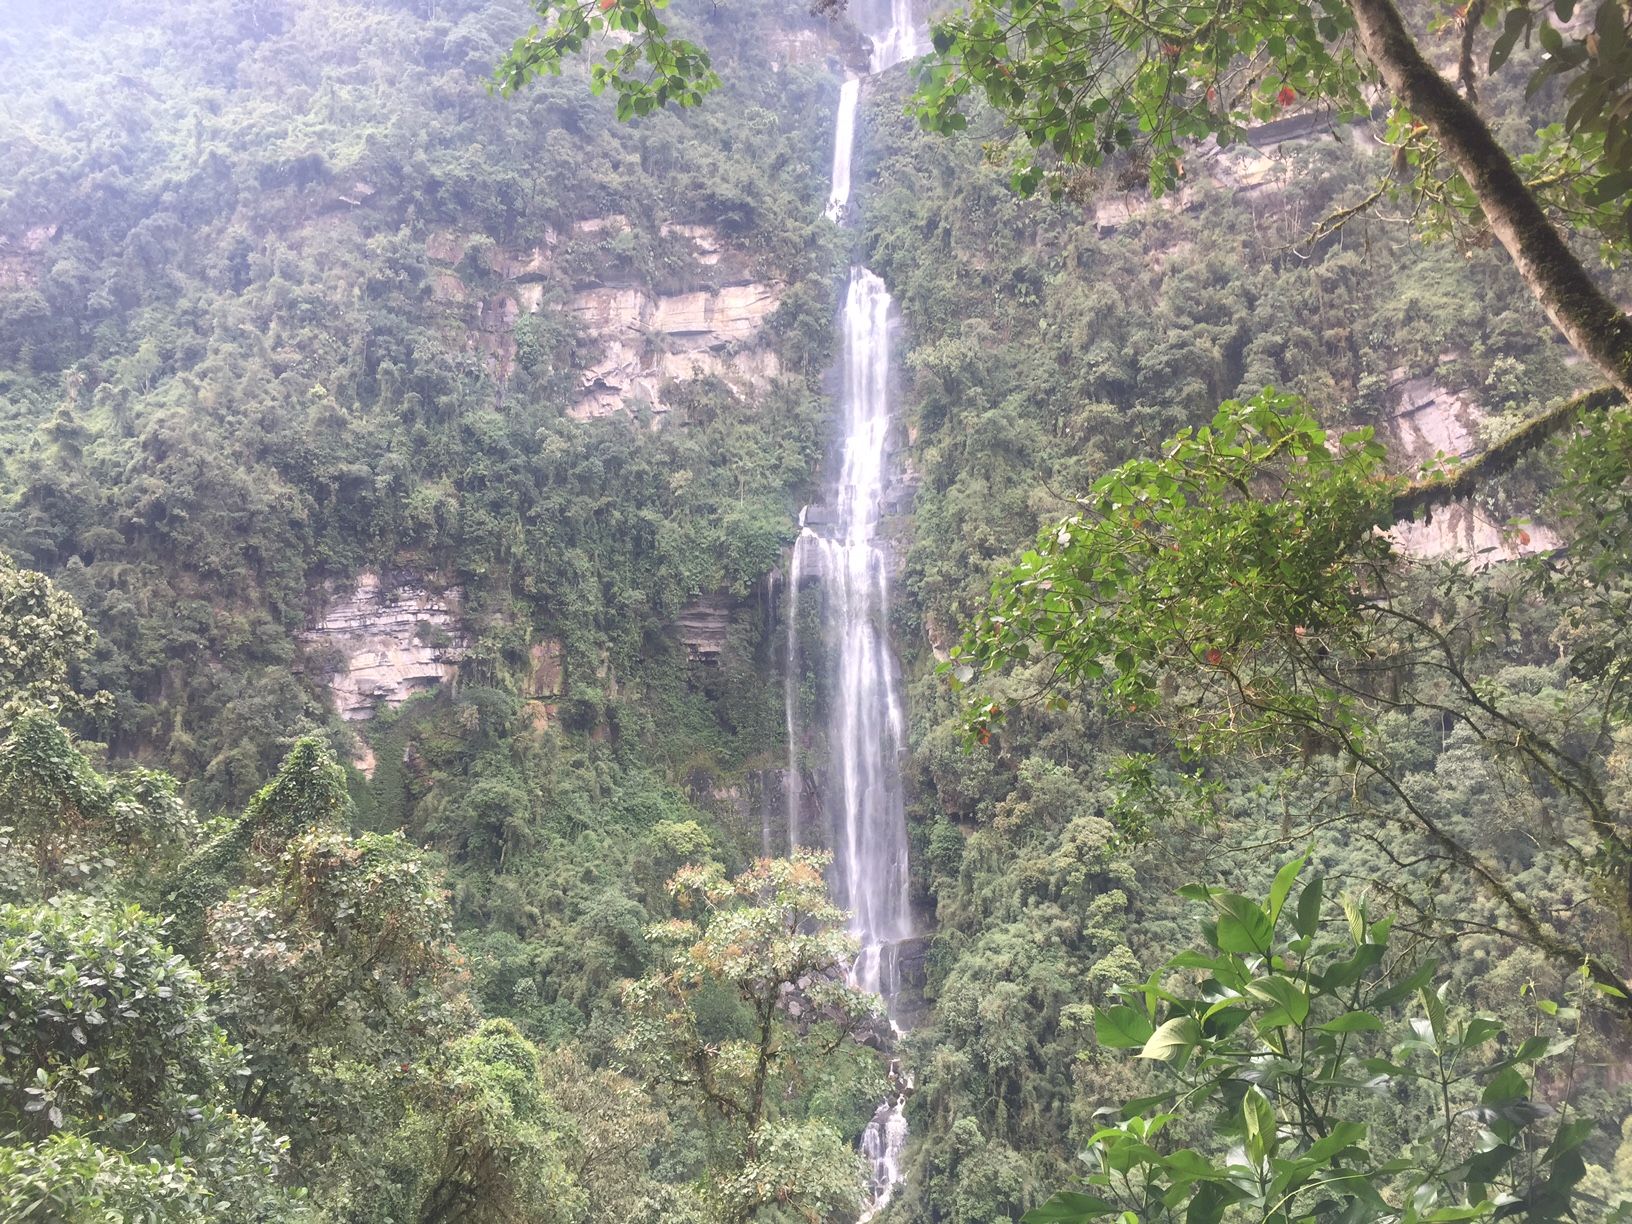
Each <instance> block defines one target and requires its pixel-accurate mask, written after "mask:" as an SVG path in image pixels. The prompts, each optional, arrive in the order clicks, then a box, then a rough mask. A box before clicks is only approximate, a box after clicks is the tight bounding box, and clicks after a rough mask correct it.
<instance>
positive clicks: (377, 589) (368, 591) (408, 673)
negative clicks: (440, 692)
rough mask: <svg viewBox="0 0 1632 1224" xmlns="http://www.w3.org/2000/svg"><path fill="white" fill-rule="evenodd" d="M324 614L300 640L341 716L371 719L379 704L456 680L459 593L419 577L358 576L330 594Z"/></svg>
mask: <svg viewBox="0 0 1632 1224" xmlns="http://www.w3.org/2000/svg"><path fill="white" fill-rule="evenodd" d="M330 595H331V602H330V603H329V605H328V608H327V609H326V610H325V611H324V613H323V615H322V616H321V617H320V618H319V619H318V620H317V621H316V622H315V623H314V624H313V625H312V627H311V628H310V629H308V630H307V631H306V632H305V633H304V634H303V635H302V641H303V642H304V643H305V645H306V648H307V651H308V656H309V657H310V658H312V659H314V660H315V661H316V662H317V663H318V664H319V665H320V667H321V670H322V672H323V677H322V678H323V682H324V684H326V685H327V687H328V690H329V693H330V695H331V696H332V697H333V699H334V704H335V708H336V709H337V710H338V711H339V712H340V717H342V718H344V719H346V720H348V721H357V720H359V719H366V718H372V717H373V716H374V712H375V710H376V709H378V707H379V706H380V705H381V704H385V705H388V706H398V705H401V704H402V703H403V702H404V701H406V700H408V698H409V697H412V696H413V695H414V694H415V693H419V692H423V691H424V690H426V689H430V688H435V687H436V686H437V685H439V684H442V683H443V682H445V681H449V680H452V679H453V677H454V674H455V671H456V669H457V667H458V662H459V660H460V658H461V657H463V655H464V650H465V646H466V641H465V637H464V634H463V630H462V629H461V627H460V625H459V621H458V617H457V615H456V609H457V606H458V597H459V592H458V591H457V590H449V591H441V592H436V591H433V590H432V589H431V588H430V587H429V586H428V585H427V584H426V582H425V580H424V579H423V578H422V577H419V576H417V575H394V576H392V577H391V578H390V579H389V580H383V579H382V578H381V577H380V575H378V574H374V573H367V572H365V573H362V574H359V575H358V576H357V580H356V584H355V586H354V587H353V588H352V589H350V590H349V591H345V592H344V593H341V592H337V591H333V590H331V592H330Z"/></svg>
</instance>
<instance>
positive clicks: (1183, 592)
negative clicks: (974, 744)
mask: <svg viewBox="0 0 1632 1224" xmlns="http://www.w3.org/2000/svg"><path fill="white" fill-rule="evenodd" d="M1384 454H1385V451H1384V448H1383V447H1382V445H1381V444H1380V443H1378V442H1376V441H1375V440H1374V438H1373V436H1372V431H1371V430H1370V429H1360V430H1355V431H1352V432H1350V433H1348V434H1345V435H1344V436H1343V437H1342V438H1340V439H1337V440H1336V443H1335V446H1333V445H1329V444H1328V440H1327V433H1326V431H1325V430H1324V429H1322V428H1321V427H1320V425H1319V424H1318V423H1317V422H1316V421H1315V419H1314V418H1313V417H1311V416H1310V415H1309V414H1308V412H1307V411H1306V410H1305V409H1304V408H1303V406H1302V405H1301V404H1300V403H1299V402H1298V401H1297V400H1296V399H1294V398H1290V397H1287V396H1281V395H1276V394H1274V393H1273V392H1264V393H1262V394H1260V395H1258V396H1257V397H1255V398H1254V399H1253V400H1251V401H1249V402H1248V403H1246V404H1237V403H1234V402H1228V403H1226V404H1224V406H1223V407H1222V408H1220V409H1219V412H1218V415H1217V417H1215V418H1214V420H1213V422H1212V424H1211V425H1210V426H1203V427H1202V428H1200V429H1197V430H1194V431H1191V430H1184V431H1182V432H1180V433H1179V434H1177V435H1176V436H1175V437H1174V438H1172V439H1171V440H1170V441H1169V442H1168V443H1167V444H1166V445H1165V446H1164V447H1163V449H1162V457H1161V458H1159V459H1136V460H1132V461H1130V462H1128V463H1126V464H1124V465H1122V466H1121V467H1119V468H1117V469H1116V470H1115V471H1113V472H1110V473H1108V474H1107V475H1105V476H1102V477H1100V479H1099V480H1097V481H1096V482H1095V483H1094V485H1093V487H1092V489H1091V490H1090V492H1089V493H1088V494H1087V495H1086V496H1085V497H1084V498H1083V499H1082V510H1081V511H1080V512H1079V513H1077V514H1075V515H1072V516H1071V517H1070V518H1067V519H1065V520H1063V521H1062V522H1060V523H1059V524H1058V525H1056V526H1054V527H1052V528H1049V529H1046V530H1045V531H1044V532H1043V534H1042V535H1041V536H1040V537H1039V540H1038V545H1037V549H1036V551H1034V552H1028V553H1026V554H1025V555H1024V556H1023V557H1022V558H1021V559H1020V561H1019V563H1018V564H1017V565H1016V567H1015V568H1014V569H1013V570H1012V571H1011V572H1010V573H1009V574H1008V575H1006V576H1005V577H1004V578H1003V579H1002V580H1000V582H999V584H998V585H997V586H996V587H995V588H994V591H993V597H992V603H991V606H990V608H989V610H987V611H986V612H984V613H982V615H981V616H980V618H979V619H977V620H976V622H975V623H974V625H973V626H972V627H971V628H970V630H969V632H968V634H967V636H966V637H965V638H964V641H963V644H962V645H961V646H960V647H959V648H958V650H957V651H956V652H955V654H954V662H953V663H952V664H949V665H948V668H949V670H951V671H953V672H954V674H955V677H956V678H957V679H959V680H962V681H965V682H966V681H968V680H970V679H972V678H973V675H974V670H975V668H979V669H982V670H987V669H992V668H995V667H1000V666H1003V665H1005V664H1013V663H1024V662H1026V661H1028V660H1029V659H1031V657H1032V652H1033V650H1036V651H1039V652H1041V654H1042V656H1043V661H1044V664H1045V674H1046V675H1047V678H1048V682H1049V684H1050V685H1051V686H1058V687H1059V688H1061V689H1064V690H1066V691H1072V690H1075V689H1077V688H1079V687H1084V686H1092V687H1100V686H1103V691H1104V692H1105V693H1106V695H1107V696H1108V697H1109V698H1110V699H1112V700H1113V701H1114V702H1116V703H1117V704H1118V705H1121V706H1123V707H1125V708H1126V709H1127V710H1130V711H1149V710H1151V709H1153V708H1155V707H1156V706H1158V705H1159V704H1162V702H1163V701H1164V698H1166V699H1168V700H1177V701H1178V702H1180V703H1182V704H1183V705H1184V706H1185V707H1186V711H1185V715H1184V717H1185V719H1186V720H1187V726H1186V730H1187V731H1189V734H1190V736H1191V738H1190V740H1189V742H1191V743H1193V744H1196V745H1198V746H1200V745H1205V744H1207V743H1209V742H1217V739H1216V736H1217V735H1218V734H1219V733H1228V734H1230V735H1234V736H1241V737H1247V738H1250V737H1251V736H1253V735H1254V733H1256V732H1258V731H1259V730H1261V729H1262V728H1264V727H1265V726H1270V725H1273V726H1276V727H1281V726H1284V725H1285V723H1286V722H1287V721H1289V720H1290V719H1292V718H1295V717H1296V715H1295V714H1294V713H1292V712H1291V711H1293V710H1295V709H1296V707H1298V706H1299V705H1304V704H1307V705H1308V706H1309V707H1310V708H1312V709H1316V710H1321V711H1323V712H1324V717H1325V718H1326V719H1327V720H1328V721H1329V722H1331V723H1335V724H1336V725H1337V726H1339V727H1340V728H1342V729H1345V730H1351V729H1353V728H1355V727H1357V726H1358V724H1359V723H1360V721H1361V720H1360V719H1359V717H1358V716H1357V715H1356V714H1355V713H1354V712H1353V711H1352V710H1349V709H1345V708H1343V707H1341V706H1339V707H1338V708H1337V709H1336V710H1335V711H1333V710H1332V709H1330V708H1328V707H1330V706H1331V705H1332V704H1333V703H1334V702H1336V701H1341V700H1342V695H1341V694H1337V693H1333V692H1332V691H1331V689H1330V688H1328V687H1325V686H1320V685H1318V684H1317V685H1316V686H1314V687H1311V686H1310V683H1309V678H1308V676H1307V674H1306V673H1305V672H1304V671H1302V670H1301V669H1298V668H1297V667H1296V666H1295V663H1296V661H1297V659H1298V657H1299V655H1301V654H1302V653H1303V650H1304V649H1306V647H1304V643H1308V642H1310V641H1311V639H1312V640H1313V642H1314V643H1323V642H1325V640H1326V639H1329V638H1333V637H1336V638H1339V639H1341V638H1344V637H1345V636H1346V635H1347V629H1346V624H1347V622H1348V621H1349V620H1350V619H1351V618H1352V616H1353V612H1352V609H1353V607H1354V604H1355V600H1356V598H1357V596H1358V595H1359V594H1360V593H1361V591H1362V589H1363V588H1364V586H1365V580H1366V578H1367V576H1368V575H1369V571H1370V569H1371V568H1372V567H1374V566H1375V565H1376V564H1377V563H1378V562H1380V561H1382V560H1384V559H1386V558H1387V556H1388V554H1389V551H1390V544H1389V542H1388V540H1387V539H1386V538H1385V537H1382V536H1380V535H1377V534H1375V533H1374V530H1373V529H1374V528H1376V527H1377V526H1378V525H1379V523H1381V522H1383V521H1384V520H1386V518H1387V513H1388V509H1389V507H1390V504H1391V502H1392V498H1393V495H1394V494H1395V493H1396V492H1397V491H1398V490H1399V489H1400V488H1401V487H1402V485H1401V482H1400V481H1399V480H1398V479H1397V478H1390V477H1388V476H1386V475H1385V473H1384V470H1383V468H1382V460H1383V457H1384ZM1320 648H1321V649H1326V648H1328V647H1327V646H1324V645H1323V646H1321V647H1320ZM1181 685H1182V686H1183V690H1184V691H1183V695H1182V696H1178V697H1176V696H1175V693H1174V691H1173V690H1174V688H1175V686H1181ZM991 712H992V713H996V712H997V711H996V710H995V708H994V709H993V710H992V711H991ZM1191 727H1193V730H1190V728H1191ZM981 734H983V735H989V732H987V731H985V730H984V729H982V731H981ZM1210 736H1211V737H1213V738H1211V739H1210Z"/></svg>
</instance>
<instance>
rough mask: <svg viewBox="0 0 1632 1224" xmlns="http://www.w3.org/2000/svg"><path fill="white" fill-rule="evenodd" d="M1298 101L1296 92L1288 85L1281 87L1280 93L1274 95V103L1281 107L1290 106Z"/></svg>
mask: <svg viewBox="0 0 1632 1224" xmlns="http://www.w3.org/2000/svg"><path fill="white" fill-rule="evenodd" d="M1297 100H1298V92H1297V90H1295V89H1293V88H1292V86H1290V85H1282V86H1281V92H1280V93H1278V94H1276V95H1275V101H1277V102H1279V103H1280V104H1281V105H1282V106H1291V105H1292V103H1294V102H1296V101H1297Z"/></svg>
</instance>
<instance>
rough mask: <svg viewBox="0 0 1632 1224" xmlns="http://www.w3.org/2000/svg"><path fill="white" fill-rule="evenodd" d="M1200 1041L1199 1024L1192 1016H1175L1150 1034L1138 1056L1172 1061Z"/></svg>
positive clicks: (1183, 1054) (1181, 1056)
mask: <svg viewBox="0 0 1632 1224" xmlns="http://www.w3.org/2000/svg"><path fill="white" fill-rule="evenodd" d="M1200 1042H1201V1025H1199V1024H1197V1023H1196V1019H1195V1017H1194V1016H1175V1017H1173V1019H1171V1020H1168V1021H1166V1022H1165V1023H1164V1024H1163V1025H1162V1026H1161V1027H1160V1028H1159V1029H1157V1030H1156V1031H1155V1032H1154V1033H1153V1034H1151V1037H1150V1040H1149V1041H1147V1042H1145V1047H1144V1049H1142V1050H1140V1051H1139V1057H1140V1058H1154V1059H1158V1060H1160V1061H1162V1062H1174V1061H1176V1060H1177V1059H1180V1058H1183V1057H1184V1056H1185V1055H1187V1054H1188V1053H1189V1052H1190V1051H1191V1050H1193V1049H1195V1047H1196V1046H1197V1045H1199V1044H1200Z"/></svg>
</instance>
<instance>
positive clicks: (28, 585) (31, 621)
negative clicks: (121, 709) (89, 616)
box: [0, 553, 96, 722]
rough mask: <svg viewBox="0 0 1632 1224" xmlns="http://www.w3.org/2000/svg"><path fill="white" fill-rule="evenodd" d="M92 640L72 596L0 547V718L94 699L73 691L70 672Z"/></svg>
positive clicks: (66, 708)
mask: <svg viewBox="0 0 1632 1224" xmlns="http://www.w3.org/2000/svg"><path fill="white" fill-rule="evenodd" d="M95 640H96V639H95V634H94V633H93V632H92V630H91V626H90V622H89V621H88V620H86V619H85V614H84V612H82V611H81V610H80V608H79V605H78V604H76V603H75V602H74V601H73V599H72V597H70V596H69V595H68V594H67V593H66V592H64V591H61V590H59V589H58V588H57V586H56V585H55V584H54V583H53V582H52V581H51V580H50V579H49V578H47V577H46V576H45V575H44V574H40V573H36V572H35V571H34V570H25V569H19V568H18V566H17V563H16V562H14V561H13V560H12V559H11V558H10V557H8V556H6V555H5V554H3V553H0V693H4V694H5V698H4V703H3V705H0V720H4V721H5V722H9V721H10V720H11V719H13V718H15V717H16V716H17V715H18V714H20V713H21V712H23V711H24V710H27V709H31V708H41V709H45V710H49V711H51V712H52V713H54V714H55V713H64V714H68V713H83V712H85V711H87V710H89V709H91V708H92V707H93V705H94V704H96V703H95V701H94V699H91V698H86V697H83V696H81V695H80V694H79V693H78V692H76V691H75V689H74V687H73V683H72V676H71V673H72V670H73V668H74V667H76V666H77V665H78V664H80V663H81V662H83V661H84V660H85V658H86V657H87V656H88V655H89V653H90V650H91V646H92V644H93V643H94V642H95Z"/></svg>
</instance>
